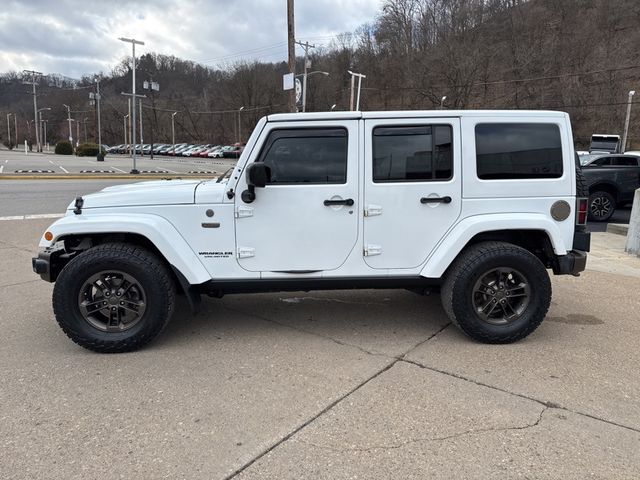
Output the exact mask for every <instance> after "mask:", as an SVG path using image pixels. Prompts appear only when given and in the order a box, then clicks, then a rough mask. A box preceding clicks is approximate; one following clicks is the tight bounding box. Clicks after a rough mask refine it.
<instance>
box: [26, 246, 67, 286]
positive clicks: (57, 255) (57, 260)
mask: <svg viewBox="0 0 640 480" xmlns="http://www.w3.org/2000/svg"><path fill="white" fill-rule="evenodd" d="M71 256H72V254H68V253H66V252H65V249H64V248H63V247H59V248H56V247H49V248H46V249H44V250H42V251H41V252H40V253H38V256H37V257H33V258H32V259H31V268H33V271H34V272H35V273H37V274H38V275H40V278H42V279H43V280H45V281H47V282H55V281H56V278H58V273H60V270H62V268H63V267H64V266H65V265H66V264H67V262H68V261H69V260H70V259H71Z"/></svg>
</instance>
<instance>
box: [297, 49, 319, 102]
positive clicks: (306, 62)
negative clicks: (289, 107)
mask: <svg viewBox="0 0 640 480" xmlns="http://www.w3.org/2000/svg"><path fill="white" fill-rule="evenodd" d="M296 43H297V44H298V45H300V46H301V47H302V48H304V76H303V77H302V111H303V112H306V111H307V69H308V68H309V67H310V66H311V65H310V62H309V49H310V48H316V46H315V45H310V44H309V42H304V43H302V42H296Z"/></svg>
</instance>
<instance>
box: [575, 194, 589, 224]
mask: <svg viewBox="0 0 640 480" xmlns="http://www.w3.org/2000/svg"><path fill="white" fill-rule="evenodd" d="M588 214H589V199H588V198H576V225H586V224H587V215H588Z"/></svg>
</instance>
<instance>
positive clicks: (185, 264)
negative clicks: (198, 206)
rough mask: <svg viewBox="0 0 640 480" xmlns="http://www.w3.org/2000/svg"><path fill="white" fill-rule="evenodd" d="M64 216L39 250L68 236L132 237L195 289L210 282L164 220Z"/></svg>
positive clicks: (143, 216)
mask: <svg viewBox="0 0 640 480" xmlns="http://www.w3.org/2000/svg"><path fill="white" fill-rule="evenodd" d="M86 213H87V212H86V210H85V212H83V214H82V215H67V216H65V217H63V218H61V219H59V220H57V221H56V222H54V223H53V224H52V225H51V226H50V227H49V228H48V229H47V231H48V232H51V233H52V234H53V239H52V240H51V241H48V240H46V239H45V238H44V236H43V237H42V238H41V239H40V247H41V248H46V247H51V246H53V245H54V244H55V243H56V242H58V241H59V240H61V239H64V237H67V236H70V235H91V234H108V233H134V234H138V235H141V236H143V237H145V238H147V239H148V240H149V241H150V242H151V243H153V244H154V245H155V247H156V248H157V249H158V250H159V251H160V253H161V254H162V255H163V256H164V258H165V259H166V260H167V262H169V264H171V265H172V266H173V267H174V268H175V269H177V270H178V271H179V272H180V273H182V275H184V277H185V278H186V279H187V280H188V282H189V284H191V285H197V284H200V283H204V282H206V281H209V280H211V275H209V273H208V272H207V270H206V269H205V267H204V265H202V262H201V261H200V259H199V258H198V256H197V254H196V253H195V252H194V251H193V249H192V248H191V247H190V246H189V244H188V243H187V241H186V240H185V238H184V237H183V236H182V235H181V234H180V232H178V230H176V228H175V227H174V226H173V224H171V222H169V221H168V220H167V219H165V218H163V217H160V216H158V215H152V214H140V213H127V214H126V215H124V214H121V213H104V214H103V213H101V214H98V215H91V214H86Z"/></svg>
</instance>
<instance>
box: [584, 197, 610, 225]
mask: <svg viewBox="0 0 640 480" xmlns="http://www.w3.org/2000/svg"><path fill="white" fill-rule="evenodd" d="M597 200H600V201H601V202H609V205H610V207H609V208H610V210H609V212H608V213H606V214H604V215H597V216H596V215H594V214H593V213H592V211H591V206H592V204H593V202H594V201H597ZM615 211H616V199H615V198H614V196H613V195H611V194H610V193H609V192H605V191H597V192H593V193H592V194H591V195H589V220H592V221H594V222H606V221H607V220H609V219H610V218H611V217H612V216H613V213H614V212H615Z"/></svg>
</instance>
